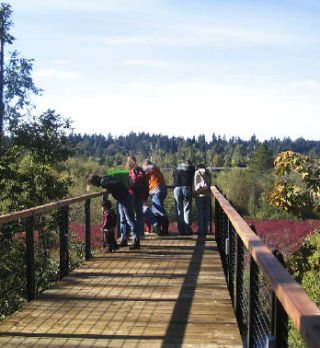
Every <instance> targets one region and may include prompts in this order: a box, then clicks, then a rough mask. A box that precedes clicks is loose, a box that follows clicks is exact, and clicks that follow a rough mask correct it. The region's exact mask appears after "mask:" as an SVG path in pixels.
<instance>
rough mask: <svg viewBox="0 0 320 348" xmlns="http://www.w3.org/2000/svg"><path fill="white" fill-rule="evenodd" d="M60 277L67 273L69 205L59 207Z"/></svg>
mask: <svg viewBox="0 0 320 348" xmlns="http://www.w3.org/2000/svg"><path fill="white" fill-rule="evenodd" d="M58 216H59V217H58V220H59V235H60V279H61V278H63V277H64V276H66V275H67V274H69V206H64V207H61V208H59V214H58Z"/></svg>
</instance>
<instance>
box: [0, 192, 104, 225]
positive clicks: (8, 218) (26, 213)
mask: <svg viewBox="0 0 320 348" xmlns="http://www.w3.org/2000/svg"><path fill="white" fill-rule="evenodd" d="M102 195H103V192H96V193H89V194H86V195H82V196H77V197H73V198H69V199H65V200H62V201H58V202H53V203H48V204H44V205H39V206H37V207H34V208H30V209H25V210H21V211H17V212H14V213H10V214H6V215H1V216H0V225H2V224H7V223H9V222H14V221H19V220H20V219H25V218H27V217H30V216H34V215H39V214H43V213H46V212H48V211H50V210H52V209H56V208H60V207H64V206H66V205H70V204H73V203H77V202H82V201H85V200H87V199H91V198H95V197H99V196H102Z"/></svg>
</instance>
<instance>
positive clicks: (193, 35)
mask: <svg viewBox="0 0 320 348" xmlns="http://www.w3.org/2000/svg"><path fill="white" fill-rule="evenodd" d="M299 40H300V39H299V38H298V37H294V36H292V35H289V34H288V35H286V34H280V33H274V32H272V31H268V32H266V31H257V30H254V29H253V28H243V27H233V28H224V27H214V26H213V27H202V26H166V27H163V28H161V30H159V33H149V34H144V35H141V34H139V35H138V34H132V35H131V34H128V35H110V36H105V37H103V38H102V39H101V41H102V42H103V43H105V44H107V45H128V44H133V45H164V46H186V47H200V46H250V45H260V46H262V45H279V44H285V45H290V44H292V43H293V42H297V41H299ZM310 40H311V39H310ZM304 42H305V40H304Z"/></svg>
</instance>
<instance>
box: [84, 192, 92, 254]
mask: <svg viewBox="0 0 320 348" xmlns="http://www.w3.org/2000/svg"><path fill="white" fill-rule="evenodd" d="M90 204H91V200H90V199H87V200H86V201H85V208H84V209H85V219H86V221H85V224H86V260H89V259H90V258H91V215H90Z"/></svg>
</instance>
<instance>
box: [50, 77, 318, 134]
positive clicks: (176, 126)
mask: <svg viewBox="0 0 320 348" xmlns="http://www.w3.org/2000/svg"><path fill="white" fill-rule="evenodd" d="M138 87H139V88H137V86H135V85H123V86H122V87H121V89H118V90H117V91H116V92H114V93H106V94H104V95H92V96H90V95H81V96H78V97H75V96H72V95H70V96H67V95H64V96H60V97H59V98H57V99H55V101H54V103H55V105H53V104H52V102H51V103H49V105H53V107H54V108H56V109H57V111H58V112H59V113H61V114H62V115H63V116H65V117H71V119H73V120H74V127H75V128H76V131H77V132H82V133H85V132H87V133H94V132H95V133H104V134H107V133H108V132H111V133H112V134H114V135H120V134H127V133H129V132H130V131H136V132H139V131H146V132H150V133H163V134H168V135H170V136H173V135H174V136H185V137H187V136H188V137H192V136H193V135H195V136H197V135H199V134H205V135H206V136H207V137H209V138H210V137H211V135H212V133H213V132H215V133H216V134H225V135H226V136H227V137H230V136H241V137H242V138H245V139H248V138H249V137H250V136H251V135H252V134H256V136H257V137H258V138H260V139H266V138H270V137H272V136H276V137H280V138H282V137H284V136H291V137H292V138H298V137H299V136H303V137H305V138H309V139H310V138H318V129H319V127H320V118H319V117H318V115H319V114H320V101H319V99H317V98H314V99H313V100H312V101H310V100H308V101H305V100H304V99H303V98H301V99H299V98H292V97H291V95H282V96H281V95H279V90H277V89H272V88H270V89H268V88H261V89H251V88H248V87H247V86H240V85H239V86H229V85H223V84H205V83H187V84H170V85H162V86H161V85H157V86H155V85H153V86H150V85H143V84H141V85H139V86H138ZM120 90H121V93H120V92H119V91H120ZM57 100H58V102H57ZM88 115H90V117H88ZM101 119H103V120H104V121H103V122H101ZM302 120H303V121H302Z"/></svg>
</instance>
